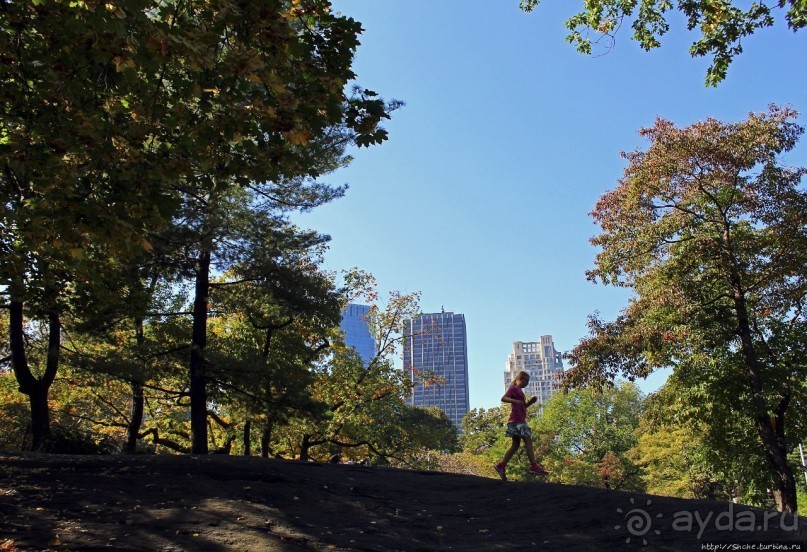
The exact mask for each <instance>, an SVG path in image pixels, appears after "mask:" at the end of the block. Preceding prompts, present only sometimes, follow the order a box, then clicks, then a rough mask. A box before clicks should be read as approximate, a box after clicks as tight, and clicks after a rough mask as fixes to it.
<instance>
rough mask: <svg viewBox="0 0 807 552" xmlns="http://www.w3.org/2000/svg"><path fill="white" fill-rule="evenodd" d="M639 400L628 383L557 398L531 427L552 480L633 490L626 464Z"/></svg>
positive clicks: (634, 478) (633, 473) (634, 480)
mask: <svg viewBox="0 0 807 552" xmlns="http://www.w3.org/2000/svg"><path fill="white" fill-rule="evenodd" d="M641 411H642V395H641V393H640V392H639V389H638V388H637V387H636V386H635V385H634V384H632V383H623V384H618V385H616V386H604V387H603V388H602V389H595V388H591V387H590V388H587V389H581V390H573V391H569V392H568V393H556V394H555V395H553V396H552V397H551V398H550V399H549V401H547V403H546V404H545V405H544V408H543V411H542V412H541V414H540V416H537V418H536V420H535V422H534V423H533V435H534V439H535V441H536V449H542V452H543V460H542V462H543V463H544V464H545V465H546V466H547V469H549V473H550V477H551V478H552V479H553V480H556V481H560V482H563V483H572V484H584V485H599V486H604V487H607V488H614V489H636V488H637V487H638V486H639V483H638V473H639V470H638V469H637V468H636V466H635V465H634V464H633V462H631V461H630V460H629V458H628V451H630V449H631V448H633V447H634V445H635V444H636V437H635V436H634V432H635V430H636V428H637V427H638V425H639V416H640V414H641Z"/></svg>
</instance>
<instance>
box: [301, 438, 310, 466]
mask: <svg viewBox="0 0 807 552" xmlns="http://www.w3.org/2000/svg"><path fill="white" fill-rule="evenodd" d="M310 449H311V436H310V435H303V442H302V443H300V460H302V461H303V462H308V460H310V456H308V451H309V450H310Z"/></svg>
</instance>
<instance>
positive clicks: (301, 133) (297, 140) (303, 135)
mask: <svg viewBox="0 0 807 552" xmlns="http://www.w3.org/2000/svg"><path fill="white" fill-rule="evenodd" d="M283 137H284V138H286V140H287V141H289V142H290V143H292V144H294V145H295V146H305V145H307V144H308V141H309V140H311V133H310V132H309V131H307V130H305V129H295V130H290V131H289V132H284V133H283Z"/></svg>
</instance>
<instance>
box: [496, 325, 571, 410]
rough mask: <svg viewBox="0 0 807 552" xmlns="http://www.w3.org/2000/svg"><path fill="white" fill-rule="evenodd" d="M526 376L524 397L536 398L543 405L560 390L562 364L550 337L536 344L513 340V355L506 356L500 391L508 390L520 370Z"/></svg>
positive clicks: (546, 336)
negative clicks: (528, 377)
mask: <svg viewBox="0 0 807 552" xmlns="http://www.w3.org/2000/svg"><path fill="white" fill-rule="evenodd" d="M522 370H523V371H525V372H527V373H528V374H529V375H530V383H529V385H527V387H526V388H525V389H524V392H525V393H527V395H530V396H535V397H538V402H539V403H541V404H543V403H545V402H546V401H548V400H549V397H551V396H552V395H554V394H555V392H556V391H557V390H558V389H559V388H560V386H559V382H560V377H561V376H562V375H563V361H562V360H561V357H560V354H559V353H558V352H557V351H556V350H555V343H554V341H552V336H551V335H542V336H541V340H540V341H516V342H514V343H513V352H512V353H510V355H509V356H508V357H507V365H506V366H505V371H504V388H505V390H506V389H507V388H508V387H510V384H511V383H513V380H514V379H515V377H516V374H518V373H519V372H521V371H522Z"/></svg>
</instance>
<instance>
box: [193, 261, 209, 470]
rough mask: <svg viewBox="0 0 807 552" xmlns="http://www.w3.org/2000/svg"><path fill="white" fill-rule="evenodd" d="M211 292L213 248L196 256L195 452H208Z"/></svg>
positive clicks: (194, 348) (194, 318)
mask: <svg viewBox="0 0 807 552" xmlns="http://www.w3.org/2000/svg"><path fill="white" fill-rule="evenodd" d="M209 294H210V251H205V250H203V251H200V252H199V257H198V258H197V259H196V288H195V296H194V301H193V334H192V336H191V362H190V399H191V453H192V454H207V389H206V383H207V382H206V379H207V378H206V374H205V356H204V351H205V347H206V346H207V307H208V297H209Z"/></svg>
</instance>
